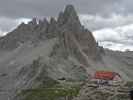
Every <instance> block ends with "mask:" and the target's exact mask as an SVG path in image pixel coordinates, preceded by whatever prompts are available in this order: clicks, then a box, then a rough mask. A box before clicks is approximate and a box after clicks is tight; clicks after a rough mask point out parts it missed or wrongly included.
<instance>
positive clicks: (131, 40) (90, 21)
mask: <svg viewBox="0 0 133 100" xmlns="http://www.w3.org/2000/svg"><path fill="white" fill-rule="evenodd" d="M132 3H133V1H132V0H0V35H3V34H6V33H7V32H9V31H11V30H13V29H14V28H15V27H16V26H17V25H18V24H20V23H21V22H22V21H25V22H27V21H29V20H30V19H31V18H33V17H38V18H43V17H49V16H55V17H57V15H58V13H59V12H60V11H62V10H63V9H64V6H65V5H66V4H73V5H74V6H75V8H76V10H77V12H78V15H79V18H80V20H81V23H82V24H83V25H85V27H86V28H88V29H89V30H91V31H92V32H93V35H94V36H95V38H96V40H97V41H98V42H99V44H100V45H102V46H104V47H105V48H110V49H113V50H121V51H124V50H127V49H129V50H133V33H132V32H133V6H132Z"/></svg>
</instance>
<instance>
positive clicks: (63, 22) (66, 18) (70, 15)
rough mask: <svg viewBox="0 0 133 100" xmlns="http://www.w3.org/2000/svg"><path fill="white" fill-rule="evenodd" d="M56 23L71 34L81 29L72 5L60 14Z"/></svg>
mask: <svg viewBox="0 0 133 100" xmlns="http://www.w3.org/2000/svg"><path fill="white" fill-rule="evenodd" d="M57 22H58V24H59V26H64V27H65V29H68V30H69V31H72V32H77V31H79V30H80V29H81V23H80V20H79V17H78V15H77V12H76V10H75V8H74V6H73V5H67V6H66V8H65V10H64V12H60V14H59V17H58V21H57Z"/></svg>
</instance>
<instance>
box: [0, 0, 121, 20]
mask: <svg viewBox="0 0 133 100" xmlns="http://www.w3.org/2000/svg"><path fill="white" fill-rule="evenodd" d="M119 1H121V0H1V1H0V7H1V9H0V16H7V17H14V18H18V17H26V18H31V17H35V16H38V17H42V16H57V13H58V12H59V11H61V10H62V9H63V8H64V6H65V5H66V4H73V5H75V7H76V8H77V10H78V12H79V13H89V14H105V15H106V14H110V12H114V11H116V10H117V9H116V10H114V9H115V7H116V6H115V5H116V4H118V3H119ZM118 9H119V8H118Z"/></svg>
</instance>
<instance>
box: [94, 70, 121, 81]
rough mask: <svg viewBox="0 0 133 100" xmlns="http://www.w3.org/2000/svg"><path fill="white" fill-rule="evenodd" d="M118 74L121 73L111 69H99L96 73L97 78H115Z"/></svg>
mask: <svg viewBox="0 0 133 100" xmlns="http://www.w3.org/2000/svg"><path fill="white" fill-rule="evenodd" d="M116 75H119V74H118V73H115V72H109V71H97V72H96V73H95V79H104V80H113V78H114V77H115V76H116ZM119 76H120V75H119Z"/></svg>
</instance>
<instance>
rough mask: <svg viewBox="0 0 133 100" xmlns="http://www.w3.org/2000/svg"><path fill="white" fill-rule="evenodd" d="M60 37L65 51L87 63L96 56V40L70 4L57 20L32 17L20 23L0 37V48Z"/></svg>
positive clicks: (11, 47)
mask: <svg viewBox="0 0 133 100" xmlns="http://www.w3.org/2000/svg"><path fill="white" fill-rule="evenodd" d="M54 37H60V39H61V42H62V43H63V45H64V47H65V49H66V52H68V53H69V54H70V55H71V54H72V55H73V56H75V57H77V58H78V59H79V60H81V61H83V62H84V64H85V65H88V62H87V61H88V60H89V58H93V59H95V58H97V56H98V50H97V44H96V41H95V39H94V37H93V35H92V33H91V32H90V31H88V30H87V29H85V28H84V27H83V26H82V25H81V23H80V21H79V18H78V15H77V13H76V11H75V9H74V7H73V6H72V5H68V6H66V8H65V10H64V12H61V13H60V14H59V17H58V19H57V20H55V19H54V18H51V19H50V21H49V22H48V21H47V19H44V20H39V23H37V20H36V18H33V20H32V21H30V22H29V23H28V24H24V23H22V24H20V25H19V26H18V27H17V28H16V29H15V30H13V31H12V32H10V33H9V34H7V35H6V36H5V37H2V38H0V48H1V49H4V50H5V49H8V50H12V49H15V48H17V47H19V46H20V45H21V44H23V43H26V42H30V43H36V42H38V41H42V40H46V39H51V38H54Z"/></svg>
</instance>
